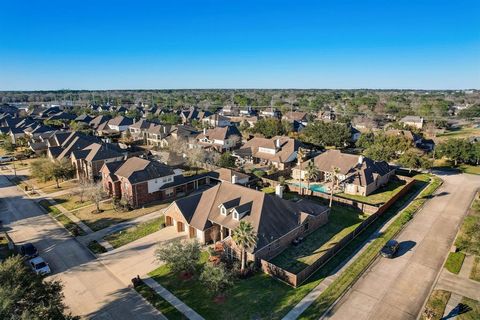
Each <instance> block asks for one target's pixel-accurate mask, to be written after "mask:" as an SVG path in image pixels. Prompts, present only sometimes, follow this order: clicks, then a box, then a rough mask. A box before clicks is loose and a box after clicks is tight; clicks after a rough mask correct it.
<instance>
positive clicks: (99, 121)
mask: <svg viewBox="0 0 480 320" xmlns="http://www.w3.org/2000/svg"><path fill="white" fill-rule="evenodd" d="M110 119H111V117H110V116H103V115H100V116H96V117H95V118H93V119H92V120H90V122H89V125H90V127H92V128H93V129H95V130H96V129H97V128H98V127H99V126H100V125H101V124H103V123H107V122H108V120H110Z"/></svg>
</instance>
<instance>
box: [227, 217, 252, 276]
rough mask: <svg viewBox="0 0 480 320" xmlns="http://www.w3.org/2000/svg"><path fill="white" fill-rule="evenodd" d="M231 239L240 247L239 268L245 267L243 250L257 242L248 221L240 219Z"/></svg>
mask: <svg viewBox="0 0 480 320" xmlns="http://www.w3.org/2000/svg"><path fill="white" fill-rule="evenodd" d="M232 239H233V241H234V242H235V244H236V245H237V246H238V247H239V248H240V249H241V252H240V254H241V255H242V257H241V267H240V270H241V271H243V270H244V269H245V251H246V250H247V249H248V248H252V247H254V246H255V245H256V244H257V235H256V234H255V230H253V226H252V224H251V223H250V222H247V221H240V224H239V225H238V227H236V228H235V229H234V230H233V232H232Z"/></svg>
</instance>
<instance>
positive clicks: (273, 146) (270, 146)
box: [233, 136, 302, 170]
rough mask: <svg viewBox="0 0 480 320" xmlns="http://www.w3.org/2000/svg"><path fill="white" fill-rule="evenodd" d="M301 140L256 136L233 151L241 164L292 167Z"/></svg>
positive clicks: (282, 168) (281, 168)
mask: <svg viewBox="0 0 480 320" xmlns="http://www.w3.org/2000/svg"><path fill="white" fill-rule="evenodd" d="M301 146H302V144H301V142H300V141H298V140H296V139H292V138H289V137H282V136H277V137H273V138H271V139H267V138H260V137H255V138H253V139H250V140H249V141H247V142H246V143H245V144H244V145H243V146H242V147H241V148H240V149H238V150H235V151H234V152H233V156H234V157H236V158H237V159H238V161H237V162H238V163H239V164H244V163H252V164H260V165H273V166H274V167H276V168H277V169H279V170H285V169H288V168H290V167H291V166H292V165H293V164H294V163H295V160H296V159H297V152H298V148H300V147H301Z"/></svg>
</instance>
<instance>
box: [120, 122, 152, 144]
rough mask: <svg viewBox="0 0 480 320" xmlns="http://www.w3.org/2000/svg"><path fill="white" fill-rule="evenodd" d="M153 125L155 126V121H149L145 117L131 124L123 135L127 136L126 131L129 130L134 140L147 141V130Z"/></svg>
mask: <svg viewBox="0 0 480 320" xmlns="http://www.w3.org/2000/svg"><path fill="white" fill-rule="evenodd" d="M153 127H155V123H153V122H149V121H147V120H145V119H140V120H139V121H137V122H135V123H133V124H131V125H129V126H128V130H126V131H124V132H123V135H124V136H126V133H127V132H129V134H130V137H131V138H132V139H133V141H143V142H147V135H148V134H147V132H148V130H149V129H150V128H153Z"/></svg>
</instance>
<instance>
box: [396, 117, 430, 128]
mask: <svg viewBox="0 0 480 320" xmlns="http://www.w3.org/2000/svg"><path fill="white" fill-rule="evenodd" d="M399 122H400V123H402V124H403V125H405V126H411V127H414V128H418V129H422V128H423V124H424V122H425V121H424V119H423V118H422V117H419V116H406V117H403V118H402V119H400V121H399Z"/></svg>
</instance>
